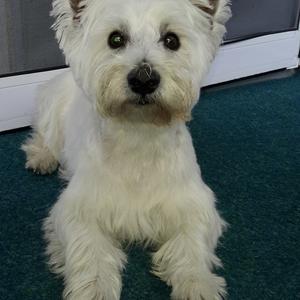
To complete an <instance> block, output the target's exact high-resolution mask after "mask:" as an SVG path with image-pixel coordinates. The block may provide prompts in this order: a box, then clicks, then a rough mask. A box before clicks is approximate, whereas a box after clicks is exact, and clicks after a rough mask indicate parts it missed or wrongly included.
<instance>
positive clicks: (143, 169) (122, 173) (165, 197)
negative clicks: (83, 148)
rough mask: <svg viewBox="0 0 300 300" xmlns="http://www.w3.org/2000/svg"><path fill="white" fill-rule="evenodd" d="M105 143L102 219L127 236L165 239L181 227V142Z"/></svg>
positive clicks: (103, 222) (113, 231)
mask: <svg viewBox="0 0 300 300" xmlns="http://www.w3.org/2000/svg"><path fill="white" fill-rule="evenodd" d="M110 142H111V141H110ZM172 143H174V141H172ZM104 147H106V148H104V150H105V151H104V156H103V161H102V167H101V180H100V181H101V183H100V184H101V186H102V188H101V196H100V199H99V204H100V207H101V208H100V222H101V223H102V225H103V226H105V227H106V229H108V230H109V231H110V232H111V233H113V234H116V235H117V236H119V237H121V238H122V239H128V240H155V241H159V240H163V239H164V236H166V235H168V234H170V232H171V231H172V230H174V229H175V228H176V226H177V225H176V220H178V219H179V217H178V214H180V210H179V209H178V203H177V201H176V199H179V198H180V195H179V194H180V192H179V190H180V189H179V188H178V184H177V181H178V178H179V177H180V172H181V171H180V168H181V164H182V162H181V161H180V159H179V158H180V153H179V152H180V149H178V146H176V143H175V144H172V145H166V144H159V142H158V141H157V142H155V141H154V142H153V143H149V141H147V140H145V142H144V143H139V144H128V141H126V142H124V143H122V140H120V141H119V143H117V144H112V143H110V144H106V145H105V142H104Z"/></svg>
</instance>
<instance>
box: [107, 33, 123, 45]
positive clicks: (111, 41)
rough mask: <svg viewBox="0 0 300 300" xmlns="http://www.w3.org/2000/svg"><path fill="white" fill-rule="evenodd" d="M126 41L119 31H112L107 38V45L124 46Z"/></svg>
mask: <svg viewBox="0 0 300 300" xmlns="http://www.w3.org/2000/svg"><path fill="white" fill-rule="evenodd" d="M126 42H127V40H126V37H125V36H124V35H123V34H122V33H121V32H119V31H114V32H112V33H111V34H110V36H109V38H108V45H109V47H110V48H112V49H118V48H122V47H125V45H126Z"/></svg>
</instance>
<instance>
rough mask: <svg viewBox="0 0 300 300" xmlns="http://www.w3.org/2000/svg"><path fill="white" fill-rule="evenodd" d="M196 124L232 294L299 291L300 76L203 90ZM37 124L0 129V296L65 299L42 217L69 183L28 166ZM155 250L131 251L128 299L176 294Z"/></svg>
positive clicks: (283, 298) (294, 295)
mask: <svg viewBox="0 0 300 300" xmlns="http://www.w3.org/2000/svg"><path fill="white" fill-rule="evenodd" d="M193 116H194V120H193V121H192V122H191V123H190V125H189V126H190V129H191V132H192V136H193V140H194V145H195V148H196V152H197V157H198V160H199V162H200V165H201V168H202V173H203V177H204V179H205V181H206V182H207V183H208V185H209V186H210V187H211V188H212V189H213V190H214V191H215V193H216V195H217V197H218V208H219V210H220V211H221V213H222V215H223V216H224V218H225V219H226V220H227V221H228V223H229V224H230V228H229V230H228V231H227V233H226V234H225V235H224V237H223V239H222V241H221V243H220V246H219V248H218V255H219V256H220V257H221V259H222V261H223V263H224V270H220V271H219V273H221V274H223V275H224V276H225V278H226V280H227V283H228V292H229V299H232V300H244V299H245V300H265V299H269V300H271V299H272V300H295V299H300V286H299V282H300V263H299V258H300V245H299V239H300V230H299V219H300V207H299V202H300V190H299V186H300V153H299V149H300V74H299V73H298V74H297V75H295V76H293V77H291V78H288V79H282V80H276V81H270V82H264V83H259V84H252V85H248V86H241V87H238V88H230V89H227V90H222V91H216V92H204V94H203V95H202V98H201V101H200V103H199V104H198V105H197V107H196V108H195V110H194V114H193ZM28 133H29V131H28V130H21V131H15V132H10V133H5V134H2V135H1V136H0V221H1V224H0V274H1V275H0V276H1V279H0V299H1V300H19V299H20V300H41V299H46V300H52V299H53V300H58V299H61V296H60V295H61V292H62V281H61V280H60V279H57V278H55V276H53V275H52V274H50V273H49V271H48V270H47V267H46V264H45V257H44V255H43V251H44V242H43V240H42V233H41V222H42V219H43V218H44V217H45V216H46V215H47V212H48V210H49V208H50V207H51V206H52V204H53V203H54V201H55V200H56V198H57V196H58V195H59V193H60V191H61V189H62V183H61V182H60V180H59V179H58V177H57V175H56V174H55V175H51V176H45V177H43V176H37V175H34V174H32V173H31V172H28V171H26V170H25V169H24V162H25V157H24V155H23V153H22V152H21V151H20V150H19V148H20V145H21V143H22V141H23V140H24V139H25V138H26V136H27V134H28ZM149 269H150V264H149V256H148V254H147V253H146V252H144V251H143V250H142V249H140V248H138V247H133V248H131V249H130V250H129V264H128V266H127V269H126V272H125V274H124V276H123V277H124V278H123V281H124V287H123V292H122V298H121V299H122V300H167V299H170V296H169V295H170V290H169V288H167V287H166V286H165V284H164V283H162V282H160V281H159V280H158V279H156V278H155V277H154V276H152V275H150V273H149Z"/></svg>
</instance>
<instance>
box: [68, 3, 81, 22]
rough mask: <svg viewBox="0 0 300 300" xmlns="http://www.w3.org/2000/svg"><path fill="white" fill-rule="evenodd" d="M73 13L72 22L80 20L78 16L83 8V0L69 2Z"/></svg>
mask: <svg viewBox="0 0 300 300" xmlns="http://www.w3.org/2000/svg"><path fill="white" fill-rule="evenodd" d="M69 1H70V6H71V9H72V11H73V14H74V15H73V20H80V14H81V12H82V11H83V9H84V8H85V1H83V0H69Z"/></svg>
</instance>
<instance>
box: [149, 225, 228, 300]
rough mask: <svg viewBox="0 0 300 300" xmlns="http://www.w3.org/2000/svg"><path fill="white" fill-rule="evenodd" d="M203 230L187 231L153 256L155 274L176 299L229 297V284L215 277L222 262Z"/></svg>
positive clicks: (176, 236)
mask: <svg viewBox="0 0 300 300" xmlns="http://www.w3.org/2000/svg"><path fill="white" fill-rule="evenodd" d="M198 225H199V224H198ZM202 230H203V228H201V226H199V227H198V228H197V225H196V224H195V226H194V227H190V228H185V229H184V230H182V231H181V232H180V233H178V234H176V235H175V236H173V237H172V238H170V239H169V240H168V241H167V242H166V243H164V244H163V245H162V246H161V247H160V249H159V250H158V251H157V252H156V253H155V254H154V255H153V263H154V270H155V271H154V274H156V275H157V276H158V277H160V278H161V279H162V280H164V281H165V282H167V284H168V285H171V286H172V299H176V300H220V299H223V298H222V297H225V295H226V283H225V280H224V279H223V278H221V277H218V276H217V275H215V274H214V273H212V269H213V266H214V265H218V264H220V262H219V260H218V258H217V257H216V256H215V255H214V253H213V250H212V249H209V247H208V245H207V240H206V239H205V237H204V236H203V234H201V231H202Z"/></svg>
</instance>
